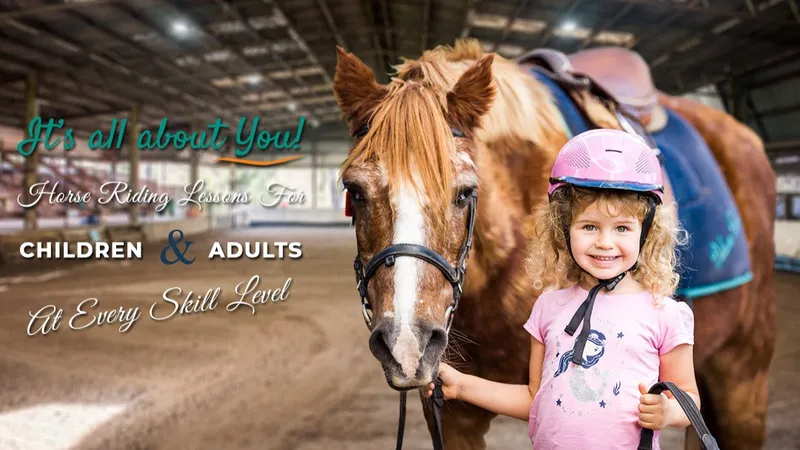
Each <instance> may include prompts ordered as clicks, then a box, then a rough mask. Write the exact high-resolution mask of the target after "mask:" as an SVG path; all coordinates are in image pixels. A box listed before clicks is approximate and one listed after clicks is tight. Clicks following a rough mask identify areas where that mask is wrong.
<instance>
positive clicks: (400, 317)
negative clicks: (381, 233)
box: [391, 183, 427, 378]
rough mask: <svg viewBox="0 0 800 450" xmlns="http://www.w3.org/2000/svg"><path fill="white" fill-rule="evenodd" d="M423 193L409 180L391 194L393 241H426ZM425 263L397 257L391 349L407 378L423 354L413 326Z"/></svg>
mask: <svg viewBox="0 0 800 450" xmlns="http://www.w3.org/2000/svg"><path fill="white" fill-rule="evenodd" d="M422 194H424V193H422V192H419V191H417V190H416V189H414V187H413V186H411V185H410V184H408V183H403V184H402V185H400V186H399V187H398V189H397V190H396V192H395V194H394V196H393V198H392V206H393V208H394V210H395V212H396V214H397V215H396V217H397V220H396V221H395V224H394V230H395V231H394V239H393V241H392V244H417V245H423V246H424V245H426V244H427V243H426V242H425V219H424V215H423V208H422V202H421V201H420V199H421V198H424V195H422ZM423 263H424V261H421V260H420V259H418V258H410V257H405V258H403V257H401V258H397V261H396V262H395V268H394V299H393V300H394V301H393V306H394V312H395V314H394V321H395V327H396V329H397V330H399V332H398V334H397V340H396V341H395V344H394V347H392V349H391V352H392V356H394V358H395V360H396V361H397V362H398V363H399V364H400V367H401V368H402V369H403V373H404V374H405V376H406V377H408V378H413V377H414V374H415V372H416V370H417V367H418V365H419V360H420V358H421V357H422V352H421V351H420V345H419V341H418V340H417V336H416V335H415V334H414V330H413V326H414V322H415V320H414V310H415V309H416V305H417V301H418V300H419V298H420V295H419V284H420V269H421V267H420V265H421V264H423Z"/></svg>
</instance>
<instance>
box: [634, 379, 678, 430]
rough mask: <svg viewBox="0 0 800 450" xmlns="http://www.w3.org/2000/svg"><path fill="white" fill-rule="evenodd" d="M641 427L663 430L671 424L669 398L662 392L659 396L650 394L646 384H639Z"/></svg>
mask: <svg viewBox="0 0 800 450" xmlns="http://www.w3.org/2000/svg"><path fill="white" fill-rule="evenodd" d="M639 393H640V394H642V396H641V397H639V425H640V426H641V427H642V428H649V429H651V430H656V431H657V430H661V429H664V428H666V427H668V426H669V424H670V421H671V419H670V414H671V411H670V402H669V398H668V397H667V396H666V395H665V394H664V393H663V392H662V393H660V394H658V395H656V394H648V393H647V387H646V386H645V385H644V383H639Z"/></svg>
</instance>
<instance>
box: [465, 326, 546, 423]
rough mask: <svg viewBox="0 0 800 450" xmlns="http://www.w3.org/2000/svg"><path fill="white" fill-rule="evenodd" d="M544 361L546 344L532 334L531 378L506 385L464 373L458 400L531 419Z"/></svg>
mask: <svg viewBox="0 0 800 450" xmlns="http://www.w3.org/2000/svg"><path fill="white" fill-rule="evenodd" d="M543 362H544V344H542V343H541V342H539V341H537V340H536V338H534V337H531V359H530V375H529V378H530V381H529V383H528V385H527V386H526V385H524V384H505V383H498V382H495V381H490V380H486V379H483V378H479V377H476V376H473V375H466V374H465V375H462V379H461V380H459V386H458V394H457V395H458V399H459V400H463V401H465V402H468V403H472V404H473V405H475V406H479V407H481V408H483V409H486V410H489V411H492V412H493V413H496V414H500V415H504V416H508V417H513V418H515V419H519V420H523V421H525V422H527V421H528V416H529V414H530V410H531V403H533V398H534V396H535V395H536V393H537V392H538V391H539V384H540V383H541V380H542V364H543Z"/></svg>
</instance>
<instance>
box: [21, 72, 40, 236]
mask: <svg viewBox="0 0 800 450" xmlns="http://www.w3.org/2000/svg"><path fill="white" fill-rule="evenodd" d="M25 88H26V89H25V123H24V124H23V129H24V130H23V131H24V133H25V138H26V139H30V138H31V135H30V127H29V125H30V123H31V121H32V120H33V118H34V117H37V116H38V115H39V102H38V101H37V100H36V94H37V93H38V86H37V83H36V74H35V73H29V74H28V77H27V79H26V83H25ZM41 157H42V154H41V152H40V151H39V148H36V149H35V150H34V151H33V153H31V154H30V155H29V156H27V157H26V158H25V170H24V173H23V176H22V194H23V198H24V201H25V204H30V203H31V202H32V201H33V196H32V195H31V193H30V192H31V186H33V185H34V184H36V183H37V182H38V180H39V160H40V159H41ZM38 207H39V204H38V203H37V204H36V205H35V206H32V207H30V208H25V209H24V210H23V211H24V212H23V228H24V229H26V230H35V229H37V228H39V223H38V220H37V219H38V214H37V213H38V210H37V208H38Z"/></svg>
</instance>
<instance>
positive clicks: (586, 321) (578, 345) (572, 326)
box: [564, 270, 628, 365]
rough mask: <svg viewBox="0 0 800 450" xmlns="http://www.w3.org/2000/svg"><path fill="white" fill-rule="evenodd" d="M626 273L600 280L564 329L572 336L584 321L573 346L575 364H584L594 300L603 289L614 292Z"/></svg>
mask: <svg viewBox="0 0 800 450" xmlns="http://www.w3.org/2000/svg"><path fill="white" fill-rule="evenodd" d="M626 273H628V271H627V270H626V271H625V272H622V273H621V274H619V275H617V276H616V277H615V278H612V279H610V280H599V281H600V282H599V283H597V285H596V286H595V287H593V288H592V290H591V291H589V295H588V296H586V300H584V301H583V303H581V306H579V307H578V310H577V311H575V314H573V315H572V319H571V320H570V321H569V324H567V327H566V328H564V331H565V332H566V333H567V334H569V335H570V336H572V335H574V334H575V331H576V330H577V329H578V325H579V324H580V323H581V321H583V327H582V328H581V332H580V333H578V337H577V338H575V343H574V344H573V346H572V362H573V363H575V364H578V365H581V364H583V349H584V348H585V347H586V341H587V340H588V339H589V332H590V331H591V328H592V325H591V317H592V309H593V308H594V300H595V298H597V293H598V292H599V291H600V289H602V288H606V289H607V290H609V291H611V290H614V288H615V287H617V284H619V282H620V281H622V279H623V278H625V274H626Z"/></svg>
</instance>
